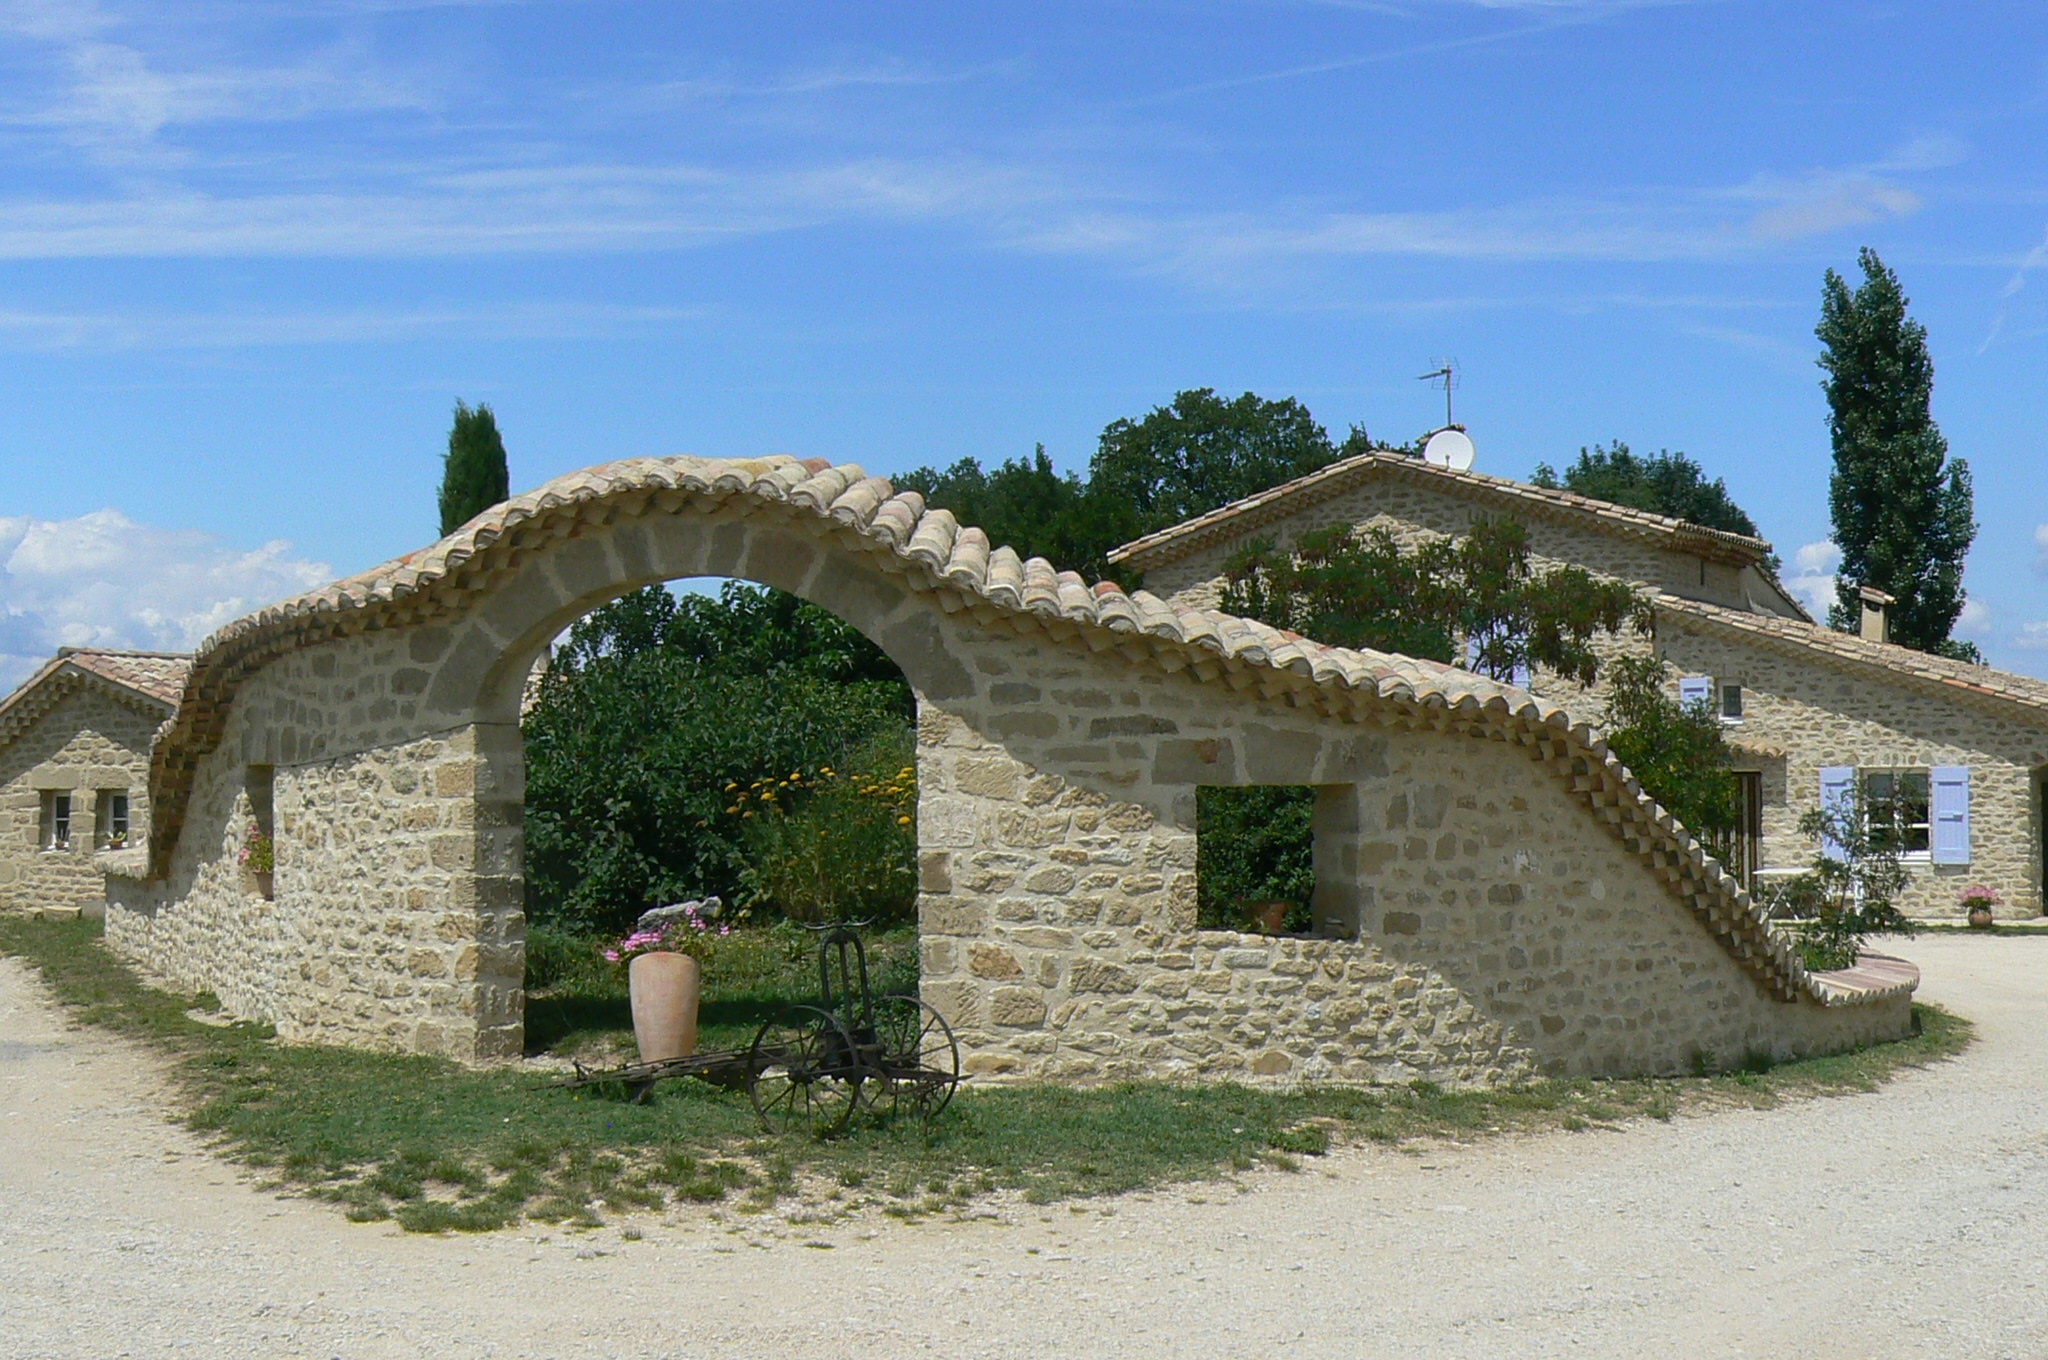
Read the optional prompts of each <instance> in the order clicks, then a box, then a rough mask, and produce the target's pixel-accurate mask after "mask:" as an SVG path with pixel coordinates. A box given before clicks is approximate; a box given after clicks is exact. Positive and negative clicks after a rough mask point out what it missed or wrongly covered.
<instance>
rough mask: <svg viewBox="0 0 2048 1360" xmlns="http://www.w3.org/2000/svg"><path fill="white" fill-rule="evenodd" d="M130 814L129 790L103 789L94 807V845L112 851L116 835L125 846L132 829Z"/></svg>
mask: <svg viewBox="0 0 2048 1360" xmlns="http://www.w3.org/2000/svg"><path fill="white" fill-rule="evenodd" d="M129 812H130V804H129V801H128V790H126V789H101V790H100V791H99V796H98V798H97V799H96V800H95V802H94V806H93V841H94V844H96V845H97V846H98V847H99V848H100V849H102V850H106V849H110V848H111V847H112V846H113V844H114V838H115V836H116V835H118V836H119V837H120V838H121V840H122V842H123V843H124V844H125V843H126V842H127V840H128V837H129V833H130V831H131V829H132V828H131V826H130V824H129Z"/></svg>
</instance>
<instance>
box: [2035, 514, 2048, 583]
mask: <svg viewBox="0 0 2048 1360" xmlns="http://www.w3.org/2000/svg"><path fill="white" fill-rule="evenodd" d="M2034 570H2035V571H2038V572H2040V573H2041V574H2042V575H2044V576H2048V524H2036V525H2035V526H2034Z"/></svg>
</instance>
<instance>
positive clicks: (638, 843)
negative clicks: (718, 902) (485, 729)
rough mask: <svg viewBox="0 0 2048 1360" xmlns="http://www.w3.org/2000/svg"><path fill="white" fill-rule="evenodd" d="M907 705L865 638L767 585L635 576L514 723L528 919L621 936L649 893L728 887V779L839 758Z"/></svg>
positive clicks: (735, 865)
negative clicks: (519, 748)
mask: <svg viewBox="0 0 2048 1360" xmlns="http://www.w3.org/2000/svg"><path fill="white" fill-rule="evenodd" d="M911 712H912V700H911V695H910V690H909V686H908V685H907V684H905V683H904V681H903V678H902V675H901V673H900V672H897V671H896V669H895V667H894V666H893V665H892V664H891V663H890V662H889V661H888V659H887V658H886V657H884V656H883V655H882V654H881V652H880V651H879V649H877V648H875V647H874V645H873V644H872V643H870V642H868V641H867V639H865V638H863V637H861V635H860V634H859V633H858V632H856V631H854V630H853V629H852V628H850V627H849V626H847V625H846V624H844V623H842V622H841V621H840V620H839V619H837V618H836V617H834V616H833V615H831V614H829V613H827V612H826V611H824V610H821V609H818V608H816V607H815V606H812V605H808V604H805V603H803V602H802V601H800V600H796V599H795V598H794V597H791V596H784V595H781V594H780V593H779V592H774V591H766V590H760V589H757V588H754V587H750V586H745V585H741V584H739V583H728V584H727V586H726V587H725V589H724V591H723V593H722V594H721V595H720V597H719V598H718V599H717V600H710V599H705V598H703V597H699V596H692V597H689V598H687V599H685V600H682V601H680V602H679V601H677V600H676V599H675V597H674V596H672V595H670V594H669V592H668V591H666V590H664V589H663V588H661V587H659V586H650V587H648V588H647V589H644V590H640V591H635V592H633V593H632V594H629V595H627V596H624V597H623V598H621V599H619V600H616V601H614V602H613V603H611V604H609V605H607V606H605V607H604V608H602V609H599V610H596V611H594V612H592V613H591V614H590V615H588V616H586V617H585V618H584V619H583V620H582V621H581V622H579V623H578V624H577V625H576V626H575V628H573V629H572V630H571V632H570V635H569V638H568V640H567V642H566V644H565V645H564V646H563V647H562V648H561V649H560V651H559V653H558V654H557V656H556V658H555V660H554V663H553V665H551V666H550V667H549V669H548V671H547V672H546V674H545V675H544V676H543V678H542V681H541V684H540V689H539V694H538V697H537V700H536V702H535V704H534V706H533V708H532V709H531V710H530V711H529V712H528V714H527V715H526V718H525V721H524V731H525V736H526V756H527V783H526V842H527V863H526V869H527V903H528V910H529V912H530V913H531V914H532V916H533V917H534V919H535V920H536V921H538V922H540V923H541V924H544V925H557V926H565V927H569V928H573V929H579V930H600V929H602V930H618V929H622V928H623V927H625V926H626V925H629V924H630V923H631V922H632V920H633V919H634V918H635V917H636V916H637V915H638V914H639V913H640V912H641V911H642V910H644V909H645V908H647V907H648V906H652V905H656V904H658V903H660V902H664V901H674V900H676V899H677V898H680V897H686V896H703V895H705V894H707V893H719V894H721V895H723V896H726V897H727V898H729V899H730V898H733V897H734V896H735V895H736V894H735V890H736V889H737V888H738V887H739V886H740V885H741V883H742V881H743V880H742V875H743V872H744V871H745V869H746V868H747V866H748V864H749V863H750V856H749V854H748V850H747V842H746V836H745V831H746V827H745V826H744V824H742V822H741V821H740V820H739V819H738V818H735V817H730V816H728V815H727V814H726V811H725V809H726V808H728V807H730V806H732V797H731V793H730V790H729V788H728V786H737V787H740V788H745V787H748V786H750V785H752V784H753V783H754V782H755V781H757V780H762V779H770V778H782V777H784V776H787V775H789V774H790V773H792V772H795V771H813V770H816V769H818V768H820V767H822V766H834V767H838V766H842V765H845V764H846V763H847V760H848V757H849V756H850V755H851V754H853V753H855V752H857V751H859V750H860V749H862V748H863V747H864V746H866V745H867V744H868V743H870V742H871V741H873V740H875V739H877V738H878V737H880V736H882V735H883V734H887V733H891V732H899V733H900V732H901V731H902V730H903V729H905V728H906V727H907V726H908V723H909V715H910V713H911Z"/></svg>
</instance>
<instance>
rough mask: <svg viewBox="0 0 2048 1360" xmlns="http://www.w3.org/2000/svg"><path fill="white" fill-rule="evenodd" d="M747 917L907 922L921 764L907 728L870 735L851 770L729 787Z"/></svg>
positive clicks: (827, 769)
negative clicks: (741, 847) (742, 859)
mask: <svg viewBox="0 0 2048 1360" xmlns="http://www.w3.org/2000/svg"><path fill="white" fill-rule="evenodd" d="M730 795H731V797H732V800H733V801H732V802H731V803H730V804H728V805H727V806H726V808H725V810H724V816H725V817H726V819H727V820H728V821H732V822H737V823H738V824H739V825H740V826H741V828H742V829H741V832H740V834H741V836H742V837H743V840H744V843H745V846H746V857H747V862H746V867H745V869H744V870H742V872H741V874H740V884H741V900H742V901H743V902H745V904H746V907H747V909H748V910H749V911H753V912H762V911H768V912H774V913H777V914H780V915H783V916H788V917H790V918H791V919H793V920H798V921H844V920H853V919H857V918H866V919H869V920H874V921H890V920H901V919H904V918H907V917H908V916H910V915H911V913H912V912H913V911H914V910H915V909H916V906H917V767H916V761H915V748H914V746H913V744H912V737H911V733H910V731H909V729H907V728H903V729H898V730H895V731H892V732H888V733H885V734H882V735H879V736H877V737H875V738H873V739H872V740H871V741H870V742H869V743H868V744H867V745H866V746H865V747H863V748H862V749H861V750H859V751H857V752H855V753H854V754H853V755H852V756H851V757H850V758H849V761H848V763H847V764H846V765H845V766H832V765H824V766H820V767H818V768H817V769H816V770H814V771H810V772H805V771H803V770H797V771H793V772H792V773H790V774H788V775H784V776H781V777H779V778H768V779H761V780H756V781H755V782H754V783H752V784H750V785H748V786H746V787H745V788H740V787H738V786H730Z"/></svg>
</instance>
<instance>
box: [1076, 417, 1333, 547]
mask: <svg viewBox="0 0 2048 1360" xmlns="http://www.w3.org/2000/svg"><path fill="white" fill-rule="evenodd" d="M1358 433H1359V434H1362V433H1363V432H1362V431H1359V432H1358ZM1336 458H1337V449H1336V446H1335V445H1333V444H1331V442H1330V436H1329V434H1328V432H1327V431H1325V430H1324V429H1323V427H1322V426H1320V425H1318V424H1316V421H1315V417H1314V416H1311V415H1310V414H1309V412H1308V408H1307V407H1305V406H1303V405H1302V404H1301V403H1300V402H1298V401H1296V400H1295V399H1294V398H1292V397H1283V398H1281V399H1280V400H1278V401H1268V400H1266V399H1265V398H1263V397H1260V396H1258V395H1256V394H1254V393H1251V392H1246V393H1244V394H1243V395H1241V396H1238V397H1236V398H1235V399H1232V400H1228V401H1226V400H1224V399H1223V398H1222V397H1219V396H1217V395H1216V393H1215V391H1214V390H1213V389H1211V388H1207V387H1198V388H1193V389H1190V390H1188V391H1185V392H1180V393H1176V394H1175V396H1174V398H1173V401H1172V402H1171V403H1169V404H1168V405H1165V406H1161V407H1158V408H1156V409H1155V410H1153V411H1151V412H1150V413H1149V414H1147V415H1145V416H1144V417H1142V418H1140V419H1138V420H1118V421H1114V422H1112V423H1111V424H1110V426H1109V427H1108V428H1107V429H1105V430H1104V431H1103V432H1102V439H1101V441H1100V444H1099V445H1098V447H1097V448H1096V451H1095V458H1094V461H1093V462H1092V463H1091V464H1090V465H1089V480H1088V489H1089V491H1090V492H1091V493H1092V494H1093V495H1094V496H1096V497H1100V498H1102V501H1103V504H1104V510H1105V516H1104V517H1105V520H1108V521H1111V522H1120V523H1119V532H1120V533H1121V534H1122V536H1123V538H1124V539H1126V540H1128V539H1130V538H1136V537H1139V536H1140V535H1143V534H1149V533H1152V532H1154V531H1156V530H1159V529H1164V528H1166V527H1168V526H1169V525H1174V524H1179V523H1180V522H1181V521H1183V520H1188V519H1193V518H1194V517H1195V516H1196V515H1201V514H1206V513H1207V512H1209V511H1211V510H1214V509H1216V508H1217V507H1218V506H1221V505H1228V504H1229V503H1230V502H1231V501H1234V500H1241V499H1242V498H1244V497H1246V496H1251V495H1256V494H1257V493H1258V492H1261V491H1265V490H1267V489H1268V488H1270V487H1275V486H1278V485H1279V484H1280V483H1282V482H1286V481H1291V480H1293V479H1294V478H1296V477H1300V476H1304V475H1306V474H1308V473H1311V472H1314V471H1315V470H1316V469H1318V468H1320V467H1324V466H1327V465H1328V464H1329V463H1331V462H1333V461H1334V460H1335V459H1336Z"/></svg>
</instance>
